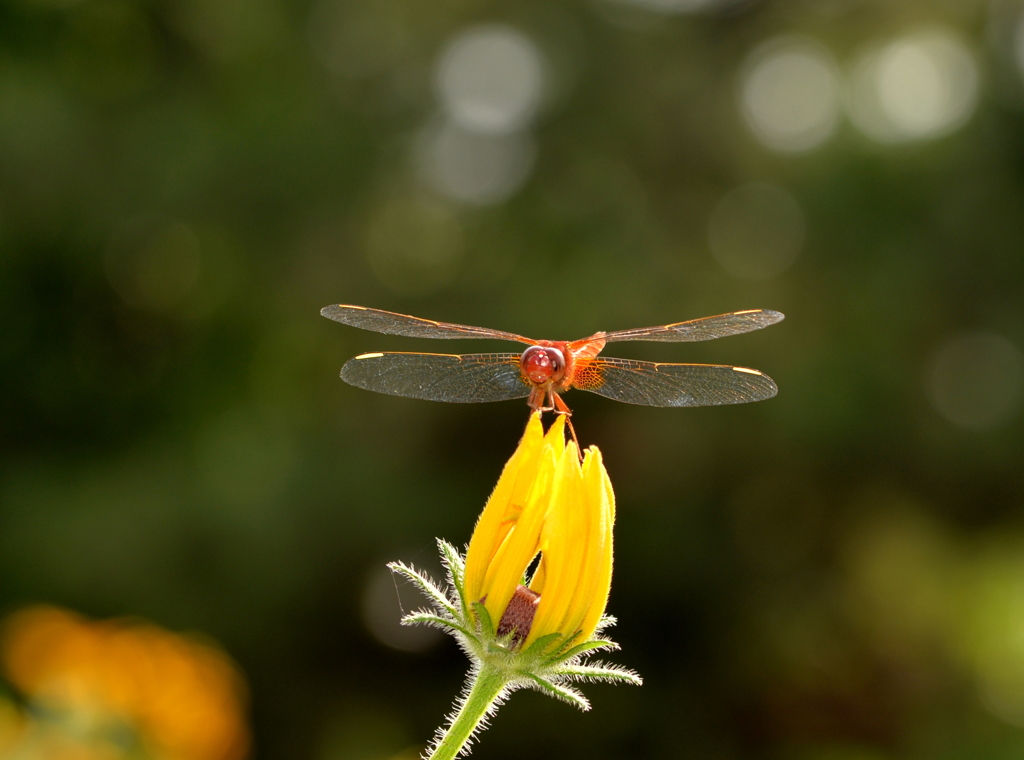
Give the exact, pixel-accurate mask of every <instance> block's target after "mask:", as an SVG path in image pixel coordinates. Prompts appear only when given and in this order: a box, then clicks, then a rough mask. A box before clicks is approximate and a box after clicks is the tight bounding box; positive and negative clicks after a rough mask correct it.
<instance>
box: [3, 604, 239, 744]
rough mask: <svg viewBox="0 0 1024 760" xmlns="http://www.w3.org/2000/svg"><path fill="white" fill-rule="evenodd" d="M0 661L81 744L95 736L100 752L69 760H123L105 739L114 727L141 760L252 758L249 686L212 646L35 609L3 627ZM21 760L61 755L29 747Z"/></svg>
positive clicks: (137, 626) (123, 623) (145, 627)
mask: <svg viewBox="0 0 1024 760" xmlns="http://www.w3.org/2000/svg"><path fill="white" fill-rule="evenodd" d="M0 662H2V664H3V668H4V670H5V672H6V675H7V677H8V679H9V681H10V683H11V684H12V685H14V686H15V687H16V688H17V689H18V690H20V691H21V693H22V694H23V695H24V696H25V697H26V699H27V700H28V701H29V702H30V703H31V704H33V705H35V706H36V707H38V708H41V709H42V710H43V711H44V712H45V713H46V714H49V715H57V716H62V719H63V720H64V725H65V726H74V727H75V731H74V733H75V734H76V736H77V735H79V734H82V729H83V727H85V729H86V730H85V732H84V734H82V735H84V736H85V737H87V738H88V737H89V736H91V735H95V736H94V738H95V739H96V740H95V741H92V742H91V743H92V744H94V745H96V746H100V745H102V746H103V747H104V750H103V751H102V752H99V753H92V754H88V753H83V752H81V751H77V752H72V751H69V752H68V753H67V756H68V757H72V756H73V757H111V758H116V757H124V756H127V755H128V754H129V750H128V749H124V751H123V753H122V754H118V752H117V749H118V748H117V743H116V742H114V743H111V742H110V741H109V737H108V736H107V734H109V733H110V730H111V729H110V727H111V726H115V725H118V724H120V725H122V726H128V727H130V728H132V729H133V730H134V732H135V733H136V735H137V741H138V743H139V744H140V745H141V746H142V748H143V755H142V756H150V757H158V758H161V760H241V759H242V758H244V757H245V756H246V754H247V752H248V747H249V733H248V728H247V724H246V719H245V716H244V712H245V703H246V689H245V684H244V681H243V679H242V676H241V674H240V673H239V671H238V669H237V668H236V667H235V666H234V665H233V664H232V662H231V661H230V660H229V659H228V657H227V656H226V655H225V654H223V653H222V652H221V651H220V650H219V649H217V648H215V647H214V646H213V645H212V644H209V643H206V642H201V641H198V640H196V639H193V638H189V637H185V636H180V635H177V634H173V633H170V632H168V631H165V630H163V629H161V628H158V627H156V626H154V625H151V624H148V623H144V622H139V621H128V620H113V621H103V622H93V621H89V620H86V619H84V618H82V617H80V616H78V615H76V614H74V613H72V612H68V611H66V610H61V609H58V608H56V607H45V606H39V607H31V608H28V609H26V610H23V611H21V612H18V613H15V614H14V615H12V616H11V617H9V618H8V619H7V620H6V621H5V623H4V625H3V629H2V632H0ZM48 733H52V732H48ZM67 738H68V737H64V738H63V739H62V741H61V743H62V744H64V743H66V740H67ZM71 738H72V739H74V737H71ZM72 743H73V742H72ZM131 754H132V756H133V757H137V756H139V754H138V751H137V750H136V751H133V752H131ZM21 756H25V757H47V758H49V757H51V756H56V755H55V754H54V752H53V751H49V753H47V751H46V750H40V749H36V750H34V751H33V750H31V749H30V750H29V751H27V752H24V753H22V755H21ZM61 756H63V753H62V754H61Z"/></svg>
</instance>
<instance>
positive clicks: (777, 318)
mask: <svg viewBox="0 0 1024 760" xmlns="http://www.w3.org/2000/svg"><path fill="white" fill-rule="evenodd" d="M783 319H785V315H784V314H782V313H780V312H777V311H772V310H770V309H750V310H748V311H734V312H732V313H731V314H719V315H718V316H715V317H702V318H701V319H691V320H690V321H689V322H676V323H674V324H671V325H661V326H660V327H638V328H636V329H635V330H616V331H615V332H610V333H606V334H603V335H602V334H600V333H598V336H595V337H602V338H604V341H605V343H614V342H616V341H624V340H638V341H640V340H642V341H665V342H670V341H671V342H680V343H682V342H695V341H699V340H714V339H715V338H724V337H725V336H727V335H739V334H741V333H746V332H751V331H752V330H760V329H761V328H762V327H768V325H774V324H775V323H776V322H781V321H782V320H783Z"/></svg>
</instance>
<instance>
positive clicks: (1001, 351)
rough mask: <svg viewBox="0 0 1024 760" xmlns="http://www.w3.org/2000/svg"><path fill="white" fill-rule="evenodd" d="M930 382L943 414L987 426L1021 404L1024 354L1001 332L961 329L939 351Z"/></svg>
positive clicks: (980, 427)
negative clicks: (960, 331)
mask: <svg viewBox="0 0 1024 760" xmlns="http://www.w3.org/2000/svg"><path fill="white" fill-rule="evenodd" d="M927 385H928V393H929V396H930V398H931V402H932V405H933V406H934V407H935V409H936V410H937V411H938V412H939V414H941V415H942V416H943V417H945V418H946V419H947V420H949V421H950V422H952V423H953V424H954V425H958V426H959V427H963V428H967V429H970V430H987V429H989V428H993V427H996V426H998V425H1001V424H1003V423H1005V422H1007V421H1008V420H1009V419H1010V418H1011V417H1012V415H1013V414H1014V413H1015V412H1017V410H1018V409H1019V408H1020V405H1021V400H1022V398H1024V356H1022V355H1021V352H1020V349H1018V348H1017V346H1015V345H1014V344H1013V343H1011V342H1010V341H1009V340H1007V339H1006V338H1004V337H1003V336H1001V335H997V334H995V333H989V332H974V333H963V334H961V335H958V336H956V337H954V338H952V339H950V340H949V341H948V342H946V343H945V344H944V345H942V346H941V347H940V348H939V349H938V350H937V351H936V352H935V355H934V356H933V357H932V361H931V365H930V367H929V369H928V375H927Z"/></svg>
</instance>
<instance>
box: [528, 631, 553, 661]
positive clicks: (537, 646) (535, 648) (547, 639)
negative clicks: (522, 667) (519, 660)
mask: <svg viewBox="0 0 1024 760" xmlns="http://www.w3.org/2000/svg"><path fill="white" fill-rule="evenodd" d="M560 638H562V634H560V633H548V634H546V635H544V636H541V637H540V638H539V639H537V640H536V641H534V642H533V643H532V644H530V646H528V647H527V648H526V649H524V650H523V655H524V656H525V657H540V655H541V654H542V653H543V652H544V650H545V649H547V648H548V645H549V644H554V643H555V642H556V641H558V640H559V639H560Z"/></svg>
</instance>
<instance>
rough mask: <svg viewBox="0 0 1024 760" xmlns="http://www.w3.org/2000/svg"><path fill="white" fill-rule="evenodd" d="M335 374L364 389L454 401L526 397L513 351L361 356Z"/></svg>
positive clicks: (468, 401)
mask: <svg viewBox="0 0 1024 760" xmlns="http://www.w3.org/2000/svg"><path fill="white" fill-rule="evenodd" d="M341 377H342V379H343V380H345V381H346V382H348V383H351V384H352V385H355V386H356V387H358V388H365V389H366V390H368V391H377V392H378V393H388V394H391V395H392V396H406V397H407V398H420V399H426V400H427V401H448V402H452V403H458V404H472V403H480V402H485V401H507V400H508V399H513V398H525V397H526V396H529V395H530V386H529V385H528V384H527V383H526V381H524V380H523V379H522V374H521V373H520V371H519V354H463V355H461V356H457V355H455V354H404V353H385V354H363V355H362V356H357V357H355V358H354V359H350V360H349V361H348V362H346V363H345V366H344V367H342V368H341Z"/></svg>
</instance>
